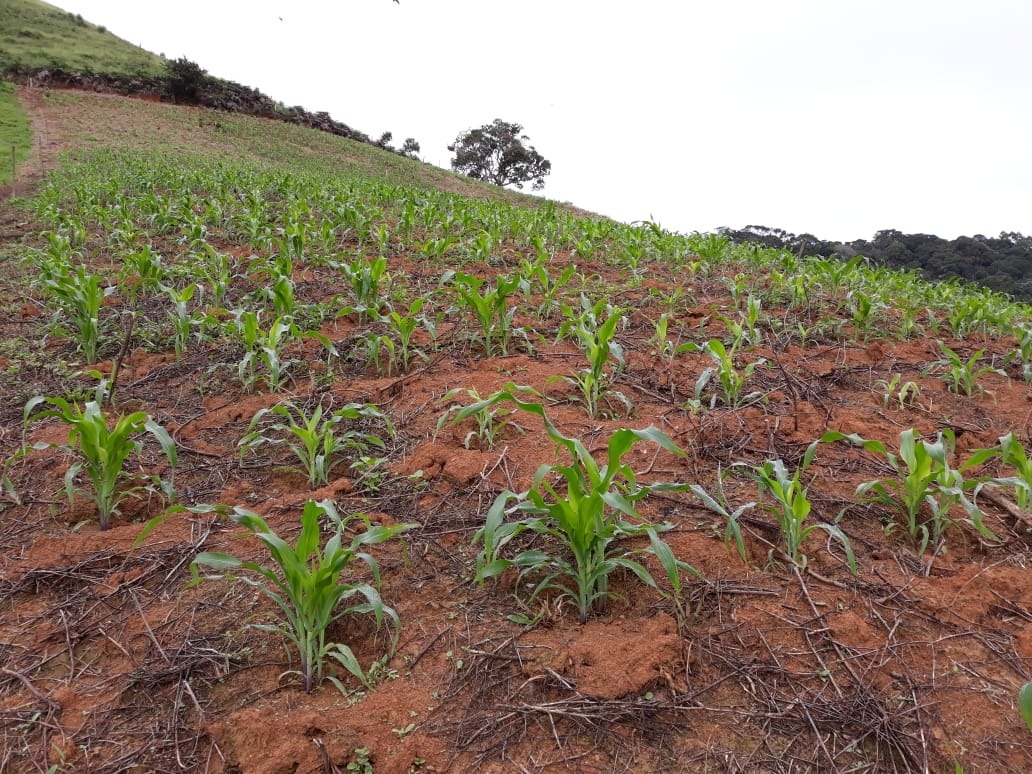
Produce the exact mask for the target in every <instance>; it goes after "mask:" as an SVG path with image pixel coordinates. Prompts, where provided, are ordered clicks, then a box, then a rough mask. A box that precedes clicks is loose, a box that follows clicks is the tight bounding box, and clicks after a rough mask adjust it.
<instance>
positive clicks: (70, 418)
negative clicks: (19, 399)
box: [23, 382, 177, 530]
mask: <svg viewBox="0 0 1032 774" xmlns="http://www.w3.org/2000/svg"><path fill="white" fill-rule="evenodd" d="M105 387H106V385H105V383H104V382H101V384H100V386H99V387H98V388H97V395H96V399H95V400H91V401H88V402H87V403H86V404H85V406H84V407H83V408H79V407H78V406H76V405H74V404H72V403H69V402H68V401H66V400H65V399H64V398H48V397H44V396H37V397H35V398H33V399H32V400H30V401H29V402H28V403H27V404H25V411H24V416H23V421H24V423H25V424H26V425H27V424H28V423H29V422H30V421H34V420H38V419H43V418H45V417H56V418H57V419H59V420H60V421H62V422H63V423H64V424H66V425H67V426H68V441H67V443H65V444H47V443H40V444H36V445H35V446H34V447H33V448H35V449H47V448H51V447H56V448H59V449H62V450H64V451H67V452H70V453H72V454H74V455H75V456H77V457H78V458H79V459H78V460H77V461H76V462H74V463H73V464H72V465H71V466H70V467H69V468H68V471H67V472H66V473H65V477H64V484H65V493H66V494H67V496H68V501H69V502H70V503H71V502H74V500H75V493H76V491H81V492H83V493H84V494H85V495H86V496H87V497H89V498H90V499H91V500H93V502H94V503H96V506H97V516H98V521H99V523H100V528H101V529H102V530H106V529H107V528H108V527H109V526H110V524H111V517H112V516H113V515H116V514H117V513H118V506H119V504H120V503H121V502H122V500H123V499H125V497H127V496H128V495H130V494H133V493H134V492H136V491H139V490H140V489H149V490H150V489H153V487H154V486H155V485H156V486H157V487H158V488H160V489H161V490H162V492H163V493H164V494H165V495H167V496H171V494H172V484H171V480H169V481H167V482H166V481H162V480H161V479H159V478H157V477H154V478H153V479H152V481H151V484H150V485H147V486H137V487H131V488H129V489H125V488H122V487H121V483H122V481H123V480H125V479H126V478H129V476H128V475H127V474H126V473H125V472H124V471H123V470H122V468H123V466H124V464H125V461H126V459H128V457H129V455H130V454H139V453H140V449H141V446H140V443H139V441H137V440H136V439H135V436H136V435H138V434H139V433H141V432H144V431H146V432H148V433H150V434H151V435H152V436H154V438H155V440H157V442H158V443H159V444H160V445H161V448H162V450H163V451H164V452H165V456H166V457H167V459H168V462H169V465H170V466H172V467H175V465H176V461H177V458H176V446H175V444H174V443H173V441H172V438H171V437H170V436H169V434H168V432H167V431H166V430H165V428H163V427H162V426H161V425H159V424H158V423H157V422H155V421H154V420H153V419H152V418H151V417H150V416H148V415H147V414H145V413H144V412H142V411H137V412H134V413H132V414H128V415H126V416H122V417H118V418H117V419H115V420H113V421H112V420H111V419H110V418H109V417H108V416H107V415H106V414H105V413H104V411H103V409H101V401H102V400H103V396H104V394H105ZM44 403H45V404H48V405H50V406H52V407H53V408H49V409H46V410H44V411H40V412H38V413H37V414H35V415H33V413H32V412H33V411H34V410H35V409H36V407H37V406H39V405H41V404H44ZM109 425H110V426H111V427H109ZM80 473H85V474H86V476H87V477H88V478H89V479H90V483H91V484H92V491H91V490H88V489H79V488H78V487H76V484H75V479H76V477H77V476H78V475H79V474H80Z"/></svg>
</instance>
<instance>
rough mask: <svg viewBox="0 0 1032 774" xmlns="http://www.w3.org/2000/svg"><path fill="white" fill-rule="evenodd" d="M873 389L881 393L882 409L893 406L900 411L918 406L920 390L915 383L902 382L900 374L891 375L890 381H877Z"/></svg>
mask: <svg viewBox="0 0 1032 774" xmlns="http://www.w3.org/2000/svg"><path fill="white" fill-rule="evenodd" d="M874 387H875V389H876V390H878V391H879V392H880V393H881V398H882V408H888V407H889V406H890V405H893V404H895V406H896V408H898V409H899V410H900V411H902V410H903V409H905V408H913V407H915V406H920V405H921V404H920V403H919V402H918V400H917V399H918V398H920V397H921V388H920V387H918V385H917V382H912V381H908V382H904V381H903V376H902V374H893V375H892V378H891V379H879V380H878V381H876V382H875V383H874Z"/></svg>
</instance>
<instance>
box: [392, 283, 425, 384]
mask: <svg viewBox="0 0 1032 774" xmlns="http://www.w3.org/2000/svg"><path fill="white" fill-rule="evenodd" d="M425 303H426V299H424V298H417V299H416V300H415V301H413V302H412V303H411V304H410V305H409V308H408V309H407V310H402V311H398V310H396V309H394V307H393V306H391V305H390V304H388V305H387V314H386V316H384V317H383V318H382V319H383V321H384V322H385V323H386V324H387V328H388V330H389V332H390V333H389V335H390V338H391V340H392V341H393V342H394V344H395V346H394V347H393V348H392V349H391V350H390V352H391V355H392V359H396V361H397V366H398V367H397V369H396V372H399V373H403V374H407V373H408V372H409V371H410V370H412V366H413V365H415V364H416V362H423V363H427V362H429V361H430V357H429V355H427V354H426V352H424V351H423V350H422V349H420V348H418V347H416V346H415V343H414V341H413V335H414V334H415V332H416V331H417V330H419V329H420V328H425V329H426V330H427V332H428V333H429V334H430V339H431V340H433V339H434V338H435V336H436V333H437V325H436V323H435V322H434V321H433V320H431V319H430V318H428V317H426V316H425V315H424V314H423V313H422V312H423V306H424V305H425Z"/></svg>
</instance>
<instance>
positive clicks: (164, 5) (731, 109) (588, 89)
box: [51, 0, 1032, 240]
mask: <svg viewBox="0 0 1032 774" xmlns="http://www.w3.org/2000/svg"><path fill="white" fill-rule="evenodd" d="M51 2H52V3H53V4H56V5H58V6H59V7H61V8H64V9H66V10H69V11H72V12H73V13H81V14H82V15H83V16H84V17H86V18H87V19H88V20H90V21H91V22H93V23H95V24H103V25H105V26H107V27H108V28H109V29H110V30H111V31H112V32H114V33H115V34H117V35H119V36H121V37H123V38H125V39H126V40H128V41H130V42H132V43H136V44H137V45H140V46H142V47H144V48H147V49H149V50H151V51H154V52H155V53H164V54H165V55H166V56H168V57H170V58H177V57H180V56H186V57H187V58H189V59H191V60H193V61H195V62H197V63H198V64H200V65H201V66H202V67H204V68H205V69H206V70H207V71H208V72H210V73H211V74H213V75H217V76H220V77H223V78H227V79H229V80H233V81H237V82H239V83H242V84H244V85H247V86H253V87H255V88H258V89H260V90H261V91H263V92H265V93H266V94H268V95H270V96H271V97H273V98H275V99H278V100H281V101H283V102H285V103H286V104H287V105H303V106H304V107H306V108H308V109H309V110H327V111H329V112H330V114H331V115H332V116H333V117H334V118H336V119H338V120H340V121H343V122H344V123H346V124H348V125H350V126H352V127H353V128H355V129H358V130H360V131H363V132H366V133H367V134H369V135H370V136H372V137H373V138H376V137H378V136H379V135H380V133H381V132H383V131H385V130H390V131H392V132H393V133H394V142H395V144H396V145H400V144H401V142H402V141H403V140H404V138H406V137H415V138H416V139H417V140H418V141H419V142H420V144H421V146H422V157H423V159H424V160H425V161H429V162H431V163H434V164H437V165H439V166H443V167H448V165H449V160H450V157H451V154H450V153H449V152H448V150H447V148H446V146H447V145H448V144H449V143H450V142H452V141H453V140H454V139H455V136H456V135H457V134H458V133H459V132H460V131H462V130H464V129H467V128H470V127H475V126H480V125H482V124H485V123H489V122H490V121H492V120H493V119H495V118H502V119H505V120H507V121H515V122H519V123H521V124H523V126H524V130H525V132H526V133H527V134H528V135H529V136H530V138H531V142H532V144H533V145H534V146H535V147H536V148H537V149H538V151H540V152H541V153H542V154H543V155H544V156H545V157H546V158H548V159H549V160H551V162H552V167H553V171H552V174H551V176H550V177H548V178H546V186H545V189H544V191H543V193H544V194H545V195H547V196H548V197H550V198H554V199H559V200H562V201H570V202H572V203H574V204H576V205H578V206H581V207H584V208H586V209H589V210H593V211H596V212H599V213H602V214H605V215H609V216H612V217H615V218H618V219H621V220H627V221H631V220H639V219H644V218H649V217H652V218H654V219H655V220H657V221H658V222H660V223H661V224H662V225H663V226H664V227H666V228H670V229H674V230H678V231H694V230H699V231H706V230H711V229H714V228H717V227H719V226H730V227H733V228H740V227H743V226H745V225H748V224H756V225H765V226H772V227H778V228H784V229H786V230H788V231H793V232H796V233H802V232H809V233H812V234H816V235H817V236H819V237H822V238H824V239H840V240H851V239H857V238H870V237H871V236H873V235H874V232H875V231H877V230H879V229H887V228H895V229H899V230H901V231H904V232H923V233H931V234H938V235H939V236H942V237H946V238H952V237H956V236H958V235H960V234H968V235H973V234H976V233H981V234H985V235H987V236H996V235H997V234H998V233H999V232H1000V231H1004V230H1006V231H1021V232H1023V233H1025V234H1032V143H1030V140H1032V131H1030V129H1032V100H1029V99H1028V97H1029V89H1030V87H1032V45H1030V43H1029V41H1030V40H1032V2H1029V0H968V1H967V2H960V1H958V0H779V1H778V2H775V1H774V0H721V1H719V2H718V1H717V0H706V1H705V2H701V1H700V2H691V1H690V0H689V1H687V2H686V1H684V0H636V1H635V2H632V1H631V0H623V1H622V2H612V1H611V0H513V1H512V2H501V1H500V0H401V4H400V5H398V4H395V3H394V2H392V1H391V0H336V1H335V2H334V1H332V0H324V1H323V2H316V1H315V0H290V1H289V2H288V1H287V0H250V1H248V0H204V1H203V2H202V1H201V0H174V2H160V3H159V2H151V1H146V0H51ZM281 18H282V21H281ZM528 190H529V189H528Z"/></svg>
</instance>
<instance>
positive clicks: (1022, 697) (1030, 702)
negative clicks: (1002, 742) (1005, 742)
mask: <svg viewBox="0 0 1032 774" xmlns="http://www.w3.org/2000/svg"><path fill="white" fill-rule="evenodd" d="M1018 710H1019V711H1020V712H1021V719H1022V720H1024V721H1025V725H1026V726H1027V727H1028V730H1029V731H1032V680H1030V681H1029V682H1027V683H1025V684H1024V685H1023V686H1021V690H1020V691H1018Z"/></svg>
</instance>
